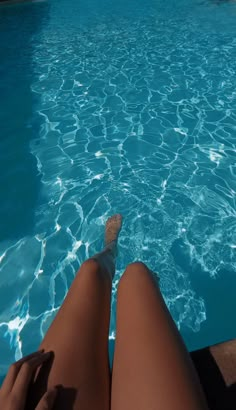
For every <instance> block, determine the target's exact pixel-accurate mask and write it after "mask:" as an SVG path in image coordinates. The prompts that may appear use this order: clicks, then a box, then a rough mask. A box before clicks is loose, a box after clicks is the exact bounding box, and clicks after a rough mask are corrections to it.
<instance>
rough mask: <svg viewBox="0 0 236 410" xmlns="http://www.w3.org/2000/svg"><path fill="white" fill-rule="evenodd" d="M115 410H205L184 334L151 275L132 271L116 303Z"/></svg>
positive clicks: (141, 268) (134, 267) (138, 266)
mask: <svg viewBox="0 0 236 410" xmlns="http://www.w3.org/2000/svg"><path fill="white" fill-rule="evenodd" d="M111 408H112V410H144V409H145V410H203V409H204V410H206V409H207V405H206V403H205V399H204V397H203V393H202V390H201V387H200V384H199V381H198V378H197V376H196V373H195V370H194V368H193V365H192V363H191V360H190V357H189V354H188V353H187V351H186V348H185V346H184V343H183V341H182V339H181V337H180V334H179V332H178V330H177V328H176V326H175V324H174V322H173V320H172V318H171V315H170V313H169V311H168V309H167V307H166V305H165V302H164V299H163V297H162V295H161V292H160V290H159V287H158V286H157V285H156V284H155V282H154V279H153V276H152V274H151V273H150V271H149V269H148V268H147V267H146V266H145V265H144V264H143V263H141V262H136V263H133V264H131V265H129V266H128V267H127V269H126V271H125V273H124V275H123V277H122V278H121V280H120V284H119V287H118V298H117V338H116V346H115V356H114V364H113V373H112V396H111Z"/></svg>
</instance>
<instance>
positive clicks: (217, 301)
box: [172, 239, 236, 350]
mask: <svg viewBox="0 0 236 410" xmlns="http://www.w3.org/2000/svg"><path fill="white" fill-rule="evenodd" d="M172 255H173V257H174V259H175V263H176V264H177V265H179V266H180V267H181V268H182V270H184V271H185V272H186V274H188V276H189V278H190V281H191V287H192V289H193V290H194V291H195V292H196V295H197V296H198V297H202V298H203V299H204V302H205V308H206V317H207V320H206V321H204V322H203V323H201V328H200V331H199V332H197V333H196V334H195V336H194V338H193V334H192V332H191V333H190V331H189V330H188V329H181V333H182V335H183V337H184V339H185V341H186V343H187V345H188V347H189V349H190V350H194V349H196V348H198V349H199V348H201V347H205V346H209V345H212V344H216V343H220V342H223V341H226V340H229V339H233V338H236V322H235V321H232V312H236V298H235V289H236V277H235V275H234V274H233V273H232V272H230V271H228V270H226V269H225V268H224V267H222V269H221V270H220V271H219V273H218V275H217V277H215V278H214V277H210V275H209V273H208V272H204V271H203V270H202V268H201V266H200V265H199V264H194V265H193V264H192V263H191V260H190V257H189V255H188V254H187V253H186V252H185V246H184V244H183V243H182V240H181V239H179V240H177V241H176V242H175V243H174V244H173V247H172ZM193 339H194V344H193ZM190 340H191V343H190ZM202 341H204V345H203V344H202Z"/></svg>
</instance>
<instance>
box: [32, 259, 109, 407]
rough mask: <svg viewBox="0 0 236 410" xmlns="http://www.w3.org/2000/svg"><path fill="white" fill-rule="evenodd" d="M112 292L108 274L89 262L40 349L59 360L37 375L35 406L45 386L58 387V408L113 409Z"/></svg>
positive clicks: (84, 266)
mask: <svg viewBox="0 0 236 410" xmlns="http://www.w3.org/2000/svg"><path fill="white" fill-rule="evenodd" d="M110 293H111V278H110V276H109V274H107V272H106V271H104V270H103V269H101V268H100V265H99V264H98V262H97V261H95V260H92V259H91V260H88V261H86V262H85V263H84V264H83V265H82V267H81V269H80V271H79V272H78V274H77V276H76V278H75V280H74V282H73V284H72V286H71V288H70V289H69V292H68V294H67V296H66V299H65V301H64V303H63V305H62V307H61V308H60V310H59V312H58V314H57V316H56V318H55V319H54V321H53V323H52V325H51V326H50V328H49V330H48V332H47V334H46V336H45V338H44V340H43V341H42V344H41V346H40V349H45V351H52V352H53V355H54V358H53V361H52V363H51V364H49V366H48V368H44V369H43V371H41V372H39V374H38V375H37V377H36V380H35V383H34V385H33V386H32V389H31V394H30V400H29V407H30V408H35V407H33V406H34V403H35V402H36V401H38V399H39V397H41V395H42V394H43V393H44V392H45V389H46V388H49V387H52V386H55V385H57V386H58V385H59V390H58V392H59V393H58V398H57V401H56V404H55V408H56V409H66V410H70V409H79V410H91V409H95V408H96V409H98V410H108V409H109V404H110V403H109V402H110V370H109V362H108V331H109V320H110Z"/></svg>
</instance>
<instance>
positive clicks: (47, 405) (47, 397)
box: [35, 387, 57, 410]
mask: <svg viewBox="0 0 236 410" xmlns="http://www.w3.org/2000/svg"><path fill="white" fill-rule="evenodd" d="M56 397H57V389H56V387H54V388H53V389H51V390H48V391H47V392H46V393H45V394H44V396H43V397H42V399H41V400H40V402H39V404H38V405H37V407H36V409H35V410H50V409H52V408H53V405H54V402H55V399H56Z"/></svg>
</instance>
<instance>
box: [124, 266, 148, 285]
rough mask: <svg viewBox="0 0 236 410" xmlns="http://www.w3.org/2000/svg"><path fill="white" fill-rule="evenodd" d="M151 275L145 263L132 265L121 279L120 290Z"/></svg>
mask: <svg viewBox="0 0 236 410" xmlns="http://www.w3.org/2000/svg"><path fill="white" fill-rule="evenodd" d="M149 275H150V271H149V269H148V267H147V266H146V265H145V264H144V263H143V262H133V263H130V264H129V265H128V266H127V268H126V269H125V271H124V273H123V275H122V277H121V279H120V282H119V285H118V288H122V287H123V286H124V287H126V286H127V284H128V283H129V282H132V281H137V280H139V278H143V277H144V276H149Z"/></svg>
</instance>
